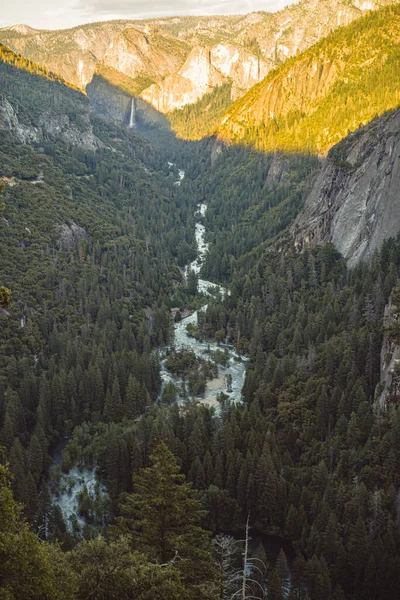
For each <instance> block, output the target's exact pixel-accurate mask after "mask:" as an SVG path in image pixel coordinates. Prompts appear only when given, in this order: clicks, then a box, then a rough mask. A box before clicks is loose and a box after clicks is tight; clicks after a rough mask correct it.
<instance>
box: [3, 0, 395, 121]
mask: <svg viewBox="0 0 400 600" xmlns="http://www.w3.org/2000/svg"><path fill="white" fill-rule="evenodd" d="M390 4H393V0H370V1H368V2H362V1H360V0H351V1H350V2H349V1H348V0H340V2H339V3H337V2H333V0H330V1H329V2H327V0H303V1H302V2H300V3H298V4H294V5H289V6H288V7H286V8H285V9H283V10H281V11H278V12H277V13H267V12H253V13H248V14H245V15H230V16H229V15H221V16H220V15H215V16H205V17H180V16H177V17H163V18H155V19H154V18H153V19H145V20H128V19H126V20H124V19H122V20H114V21H105V22H104V21H101V22H98V23H91V24H87V25H80V26H76V27H73V28H71V29H68V30H58V31H57V30H55V31H42V30H31V29H29V26H26V27H28V29H26V28H25V26H24V25H23V24H22V25H16V26H12V27H11V28H3V29H2V30H0V41H2V42H3V43H5V44H7V45H9V46H10V47H11V48H12V49H13V50H14V51H16V52H18V53H20V54H22V55H24V56H27V57H28V58H31V59H34V60H36V61H37V62H39V63H41V64H44V65H46V66H47V67H48V68H49V69H50V70H52V71H54V72H56V73H60V75H61V76H62V77H63V78H64V79H65V80H66V81H69V82H71V83H73V84H74V85H75V86H77V87H80V88H82V89H85V87H86V85H87V84H88V83H89V82H90V81H91V80H92V78H93V76H94V74H95V72H96V69H97V68H98V66H99V65H100V63H102V62H103V60H104V58H105V57H106V55H107V52H108V50H109V49H110V46H111V45H112V43H113V42H114V40H115V39H116V38H118V36H121V34H123V31H124V30H126V29H129V28H135V29H137V30H140V31H142V32H144V33H146V28H147V29H148V28H154V27H155V28H159V29H160V30H161V31H162V32H163V33H164V34H165V35H169V36H172V37H174V38H175V40H177V41H179V42H181V43H186V44H188V45H189V46H190V48H191V52H193V56H192V58H191V60H190V61H189V63H188V64H187V65H186V67H185V68H183V67H182V65H176V64H175V65H173V66H171V68H170V69H169V71H168V72H165V71H163V73H162V77H163V80H161V81H155V82H152V83H151V85H150V86H148V87H147V88H145V89H144V90H143V92H142V93H143V97H144V99H145V100H147V101H148V102H150V103H151V104H153V106H154V107H155V108H157V109H158V110H161V111H162V112H170V111H171V110H174V109H177V108H182V107H183V106H186V105H188V104H190V103H194V102H196V101H197V100H199V99H201V98H202V97H203V96H204V95H205V94H208V93H210V92H212V91H213V90H214V89H216V87H218V86H220V85H224V84H226V83H229V79H230V78H233V86H232V99H233V100H235V99H237V98H238V97H240V96H242V95H243V93H245V92H246V90H248V89H249V88H251V86H252V85H253V84H254V83H257V81H260V80H261V79H262V78H263V77H264V76H265V75H267V73H268V72H269V71H270V70H271V69H273V68H274V67H276V66H278V65H279V64H281V63H283V62H285V61H286V60H287V59H288V58H290V57H291V56H293V55H295V54H296V53H298V52H301V51H303V50H304V49H305V48H307V47H309V46H310V45H312V44H314V43H315V42H316V41H317V40H318V39H320V38H322V37H324V36H326V35H327V34H328V33H329V32H330V31H331V30H333V29H335V28H336V27H337V26H339V25H343V24H348V23H349V22H351V21H353V20H354V19H357V18H358V17H360V16H361V15H362V14H363V13H364V12H365V11H366V10H370V9H374V8H378V7H380V6H385V5H390ZM13 28H14V29H13ZM16 28H17V29H16ZM150 41H151V36H150ZM130 52H131V56H132V60H131V61H130V62H132V61H135V60H138V61H139V62H140V56H139V54H138V52H137V49H135V48H133V47H132V48H129V47H127V53H128V54H129V53H130ZM207 52H210V53H211V54H213V59H212V60H211V61H210V63H212V68H210V64H209V62H208V61H207V60H204V55H206V54H207ZM189 54H190V53H189ZM196 61H197V62H196ZM116 62H118V57H114V64H111V65H110V66H114V67H115V64H116ZM190 62H193V65H192V66H191V65H190ZM182 68H183V71H181V70H182ZM215 69H217V70H218V73H217V72H216V71H215ZM250 72H251V74H250V75H249V73H250ZM127 74H128V75H129V73H126V72H125V75H127ZM145 74H146V73H145ZM146 75H147V74H146ZM197 80H198V81H199V82H200V83H199V85H197Z"/></svg>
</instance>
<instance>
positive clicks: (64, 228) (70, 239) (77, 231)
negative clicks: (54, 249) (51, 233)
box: [59, 223, 88, 250]
mask: <svg viewBox="0 0 400 600" xmlns="http://www.w3.org/2000/svg"><path fill="white" fill-rule="evenodd" d="M59 233H60V237H59V245H60V248H61V250H72V249H73V248H76V247H77V245H78V244H79V242H80V241H81V240H83V239H85V240H87V239H88V234H87V233H86V231H85V230H84V229H83V227H80V226H79V225H77V224H76V223H71V224H70V225H67V223H63V224H62V225H59Z"/></svg>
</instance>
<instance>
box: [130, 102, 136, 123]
mask: <svg viewBox="0 0 400 600" xmlns="http://www.w3.org/2000/svg"><path fill="white" fill-rule="evenodd" d="M135 125H136V123H135V98H132V100H131V114H130V117H129V129H134V127H135Z"/></svg>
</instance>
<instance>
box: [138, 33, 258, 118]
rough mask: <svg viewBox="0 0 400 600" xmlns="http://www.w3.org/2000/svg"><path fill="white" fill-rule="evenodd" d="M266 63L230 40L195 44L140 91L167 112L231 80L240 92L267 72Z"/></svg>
mask: <svg viewBox="0 0 400 600" xmlns="http://www.w3.org/2000/svg"><path fill="white" fill-rule="evenodd" d="M268 70H269V65H268V64H267V63H266V62H264V61H262V60H260V59H259V58H258V57H257V56H255V55H254V54H252V53H251V52H249V51H247V50H245V49H244V48H240V47H238V46H235V45H234V44H229V43H220V44H217V45H216V46H214V47H212V48H205V47H197V48H194V49H193V50H192V51H191V53H190V55H189V56H188V58H187V60H186V61H185V63H184V65H183V66H182V68H181V69H180V70H179V71H178V72H177V73H176V74H173V75H170V76H169V77H166V78H165V79H164V81H162V82H161V83H159V84H154V85H152V86H151V87H149V88H148V89H146V90H144V91H143V92H142V97H143V98H144V99H145V100H147V101H148V102H150V103H151V104H152V105H153V106H154V107H155V108H157V110H159V111H160V112H163V113H167V112H169V111H171V110H174V109H176V108H182V107H183V106H185V105H187V104H193V103H195V102H197V100H200V98H202V97H203V96H204V95H205V94H208V93H210V92H212V91H213V89H215V88H216V87H219V86H221V85H223V84H224V83H227V82H228V81H232V92H233V95H234V97H239V96H241V95H242V94H243V93H244V91H246V90H248V89H249V88H250V87H252V86H253V85H254V84H255V83H257V82H258V81H260V79H262V78H263V77H265V75H266V74H267V73H268Z"/></svg>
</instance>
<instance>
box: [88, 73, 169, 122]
mask: <svg viewBox="0 0 400 600" xmlns="http://www.w3.org/2000/svg"><path fill="white" fill-rule="evenodd" d="M86 91H87V95H88V98H89V101H90V105H91V107H92V109H93V110H94V111H95V113H96V114H98V115H101V116H103V117H107V118H108V119H111V120H113V121H115V122H116V123H122V124H124V125H126V126H127V127H130V128H133V129H136V128H137V127H139V128H140V127H161V128H169V123H168V121H167V119H166V118H165V117H164V116H163V115H162V114H160V113H159V112H157V111H156V110H155V109H154V108H153V107H152V106H151V105H150V104H148V103H147V102H145V100H142V99H141V98H137V97H133V96H132V95H131V94H130V93H128V92H125V91H123V90H122V89H120V88H119V87H117V86H115V85H111V84H110V83H109V81H108V80H107V79H105V78H104V77H101V76H100V75H96V74H95V76H94V77H93V79H92V81H91V83H90V84H89V85H88V86H87V88H86Z"/></svg>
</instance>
